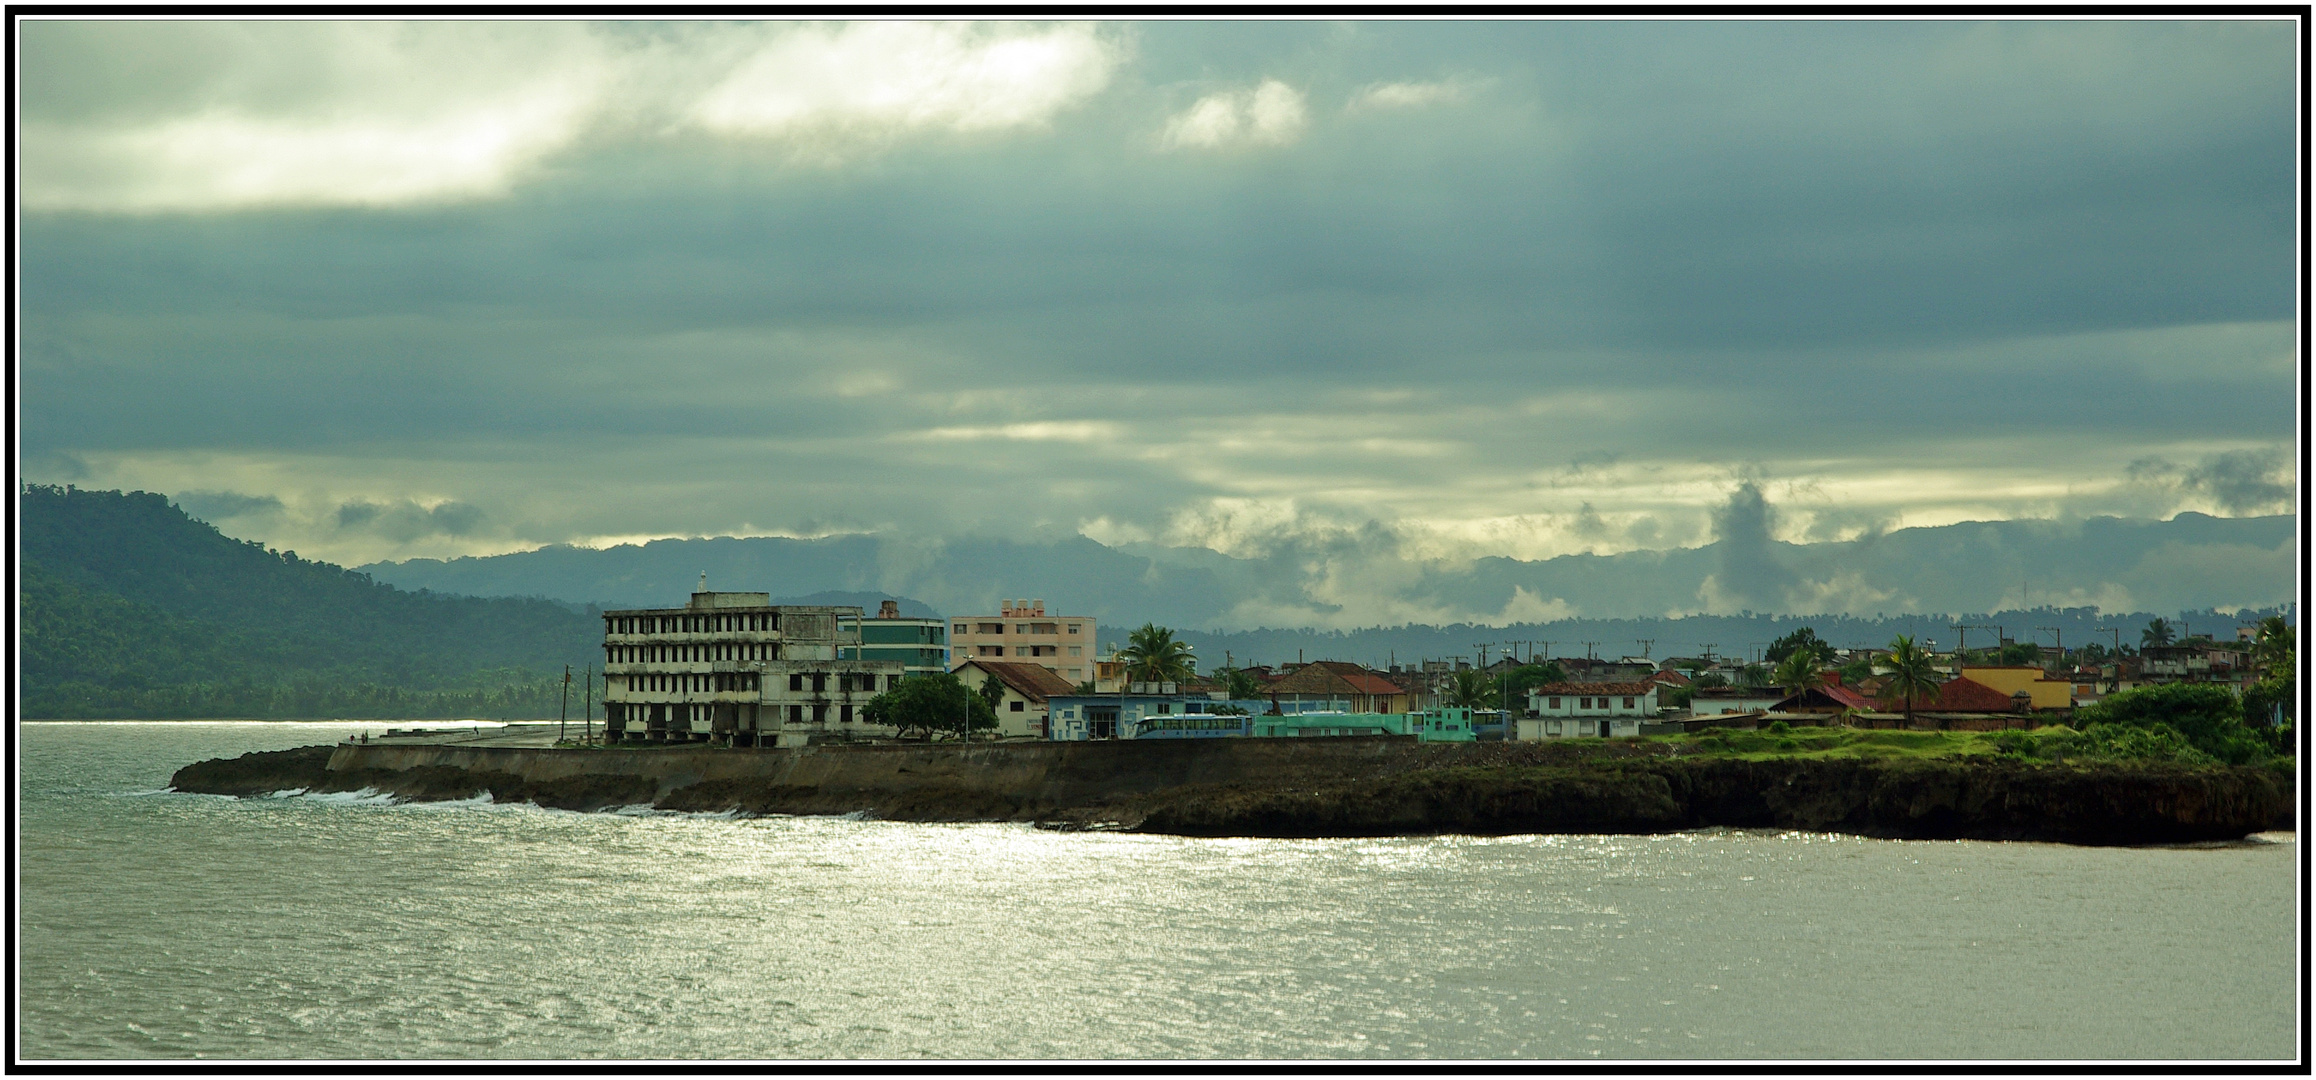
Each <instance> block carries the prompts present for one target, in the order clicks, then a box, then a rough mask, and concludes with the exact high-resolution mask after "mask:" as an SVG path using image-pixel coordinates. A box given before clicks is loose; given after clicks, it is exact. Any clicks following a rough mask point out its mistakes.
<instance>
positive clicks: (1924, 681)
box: [1875, 634, 1938, 727]
mask: <svg viewBox="0 0 2316 1080" xmlns="http://www.w3.org/2000/svg"><path fill="white" fill-rule="evenodd" d="M1875 666H1876V667H1877V668H1878V669H1879V672H1880V674H1882V675H1884V676H1887V677H1888V678H1889V680H1890V681H1889V682H1888V683H1886V684H1884V685H1883V687H1882V700H1884V701H1897V700H1901V699H1902V700H1904V701H1905V703H1906V726H1907V727H1913V726H1914V699H1915V698H1918V697H1933V698H1934V697H1936V696H1937V694H1938V669H1937V668H1935V667H1933V666H1931V663H1930V653H1929V651H1928V650H1926V649H1924V648H1922V647H1921V646H1920V645H1916V644H1914V639H1913V638H1911V637H1908V636H1906V635H1904V634H1900V635H1898V636H1897V637H1895V638H1893V639H1891V641H1890V651H1889V653H1888V655H1885V656H1883V657H1882V658H1881V662H1880V663H1879V664H1877V665H1875Z"/></svg>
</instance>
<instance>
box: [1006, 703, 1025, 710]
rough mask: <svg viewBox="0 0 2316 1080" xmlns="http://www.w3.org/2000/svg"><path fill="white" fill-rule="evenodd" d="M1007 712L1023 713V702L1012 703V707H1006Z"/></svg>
mask: <svg viewBox="0 0 2316 1080" xmlns="http://www.w3.org/2000/svg"><path fill="white" fill-rule="evenodd" d="M1006 711H1008V712H1020V711H1021V702H1018V701H1016V702H1014V703H1012V704H1011V705H1008V706H1006Z"/></svg>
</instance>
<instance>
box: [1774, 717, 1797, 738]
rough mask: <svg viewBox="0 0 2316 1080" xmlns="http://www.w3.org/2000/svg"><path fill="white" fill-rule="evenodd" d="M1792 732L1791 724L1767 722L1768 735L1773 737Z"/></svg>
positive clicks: (1777, 721) (1780, 721)
mask: <svg viewBox="0 0 2316 1080" xmlns="http://www.w3.org/2000/svg"><path fill="white" fill-rule="evenodd" d="M1792 730H1793V725H1792V724H1788V723H1786V722H1785V721H1783V720H1772V721H1770V722H1769V731H1770V734H1773V735H1783V734H1785V733H1786V732H1788V731H1792Z"/></svg>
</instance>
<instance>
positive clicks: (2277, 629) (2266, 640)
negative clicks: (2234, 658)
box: [2252, 615, 2299, 675]
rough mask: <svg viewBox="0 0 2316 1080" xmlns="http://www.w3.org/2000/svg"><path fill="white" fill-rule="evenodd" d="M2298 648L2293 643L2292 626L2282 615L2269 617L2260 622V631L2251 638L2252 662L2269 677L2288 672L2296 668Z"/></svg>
mask: <svg viewBox="0 0 2316 1080" xmlns="http://www.w3.org/2000/svg"><path fill="white" fill-rule="evenodd" d="M2298 652H2299V651H2298V647H2297V645H2296V643H2295V642H2294V641H2293V634H2292V624H2290V623H2288V622H2285V621H2284V617H2283V616H2282V615H2270V616H2268V617H2267V618H2265V619H2261V620H2260V629H2259V630H2258V632H2257V633H2256V634H2255V635H2254V636H2253V638H2252V662H2253V663H2255V664H2257V665H2259V667H2260V670H2262V671H2264V672H2266V673H2267V674H2269V675H2275V674H2276V673H2277V672H2279V671H2283V672H2290V671H2292V670H2293V669H2294V668H2295V667H2297V666H2298V664H2297V660H2298V658H2299V656H2298Z"/></svg>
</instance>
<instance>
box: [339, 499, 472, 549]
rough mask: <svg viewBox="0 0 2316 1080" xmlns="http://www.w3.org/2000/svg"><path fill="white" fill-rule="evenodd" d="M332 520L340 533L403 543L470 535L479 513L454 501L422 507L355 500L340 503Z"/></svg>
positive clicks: (410, 503)
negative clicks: (364, 534)
mask: <svg viewBox="0 0 2316 1080" xmlns="http://www.w3.org/2000/svg"><path fill="white" fill-rule="evenodd" d="M336 517H337V527H338V529H339V530H340V531H347V532H363V533H369V534H372V535H375V536H379V537H383V538H385V539H387V540H390V541H393V542H394V543H397V544H407V543H409V542H411V541H413V540H421V539H425V538H427V537H433V536H466V535H469V534H472V533H474V532H475V531H476V528H477V526H479V525H481V524H482V520H483V512H482V508H480V507H477V506H473V505H471V504H468V503H462V502H455V501H445V502H440V503H436V504H434V505H432V506H426V505H422V504H420V503H417V502H415V501H412V500H410V499H398V500H394V501H392V502H371V501H369V500H365V499H358V500H354V501H352V502H347V503H343V504H341V505H340V506H339V507H338V510H337V515H336Z"/></svg>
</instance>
